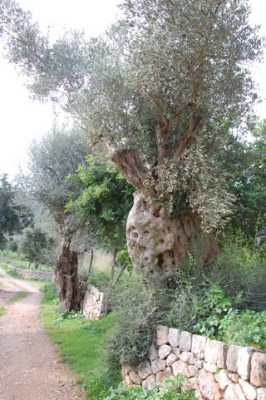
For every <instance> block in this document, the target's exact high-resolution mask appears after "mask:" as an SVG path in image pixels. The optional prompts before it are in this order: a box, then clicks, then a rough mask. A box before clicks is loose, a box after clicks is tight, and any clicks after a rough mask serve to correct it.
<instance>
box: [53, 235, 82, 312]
mask: <svg viewBox="0 0 266 400" xmlns="http://www.w3.org/2000/svg"><path fill="white" fill-rule="evenodd" d="M54 275H55V284H56V288H57V292H58V295H59V299H60V302H61V305H60V309H61V311H66V310H68V311H71V310H76V311H77V310H79V309H80V308H81V303H82V300H83V298H84V283H83V282H81V281H80V280H79V278H78V256H77V253H76V252H75V251H71V250H70V241H64V242H63V245H62V248H61V253H60V255H59V257H58V259H57V262H56V266H55V271H54Z"/></svg>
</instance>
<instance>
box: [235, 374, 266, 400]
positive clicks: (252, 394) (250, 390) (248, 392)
mask: <svg viewBox="0 0 266 400" xmlns="http://www.w3.org/2000/svg"><path fill="white" fill-rule="evenodd" d="M239 385H240V387H241V389H242V392H243V393H244V395H245V396H246V399H247V400H256V398H257V394H256V389H255V388H254V386H252V385H251V384H250V383H248V382H246V381H244V380H243V379H239ZM265 400H266V398H265Z"/></svg>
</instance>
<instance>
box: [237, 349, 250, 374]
mask: <svg viewBox="0 0 266 400" xmlns="http://www.w3.org/2000/svg"><path fill="white" fill-rule="evenodd" d="M252 353H253V351H252V349H251V348H249V347H241V348H240V349H239V351H238V357H237V373H238V375H240V376H241V378H242V379H244V380H246V381H247V380H249V375H250V367H251V363H250V361H251V356H252Z"/></svg>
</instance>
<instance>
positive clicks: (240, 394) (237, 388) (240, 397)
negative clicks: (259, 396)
mask: <svg viewBox="0 0 266 400" xmlns="http://www.w3.org/2000/svg"><path fill="white" fill-rule="evenodd" d="M235 393H236V396H237V397H236V398H237V400H247V399H246V397H245V395H244V393H243V391H242V389H241V386H240V385H239V383H237V384H236V385H235Z"/></svg>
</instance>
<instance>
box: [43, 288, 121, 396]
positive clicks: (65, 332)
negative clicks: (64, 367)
mask: <svg viewBox="0 0 266 400" xmlns="http://www.w3.org/2000/svg"><path fill="white" fill-rule="evenodd" d="M46 287H48V286H46ZM44 292H45V296H44V301H43V303H42V306H41V319H42V321H43V322H44V325H45V327H46V330H47V332H48V334H49V336H50V337H51V339H52V340H53V341H54V342H55V343H56V344H57V345H58V350H59V353H60V354H61V359H62V362H65V363H66V364H68V365H69V366H70V368H71V369H72V370H73V371H74V372H75V373H76V375H77V380H78V383H79V384H81V385H82V386H83V387H84V388H85V389H86V393H87V395H88V397H89V398H90V400H101V399H104V398H105V397H106V395H107V393H108V392H109V388H110V386H117V384H118V383H119V381H120V380H121V378H120V373H119V370H118V368H117V366H115V365H113V366H112V367H111V368H110V367H109V366H107V363H106V360H105V358H104V354H105V351H104V346H105V342H106V338H107V335H108V332H109V330H110V328H111V327H112V325H113V316H112V314H109V315H108V316H107V317H105V318H103V319H101V320H99V321H88V320H85V319H84V318H83V317H82V316H81V315H80V314H79V313H73V312H70V313H63V314H59V313H58V312H57V311H56V308H57V306H56V300H53V298H52V297H53V296H52V295H51V291H50V290H48V291H46V290H45V291H44Z"/></svg>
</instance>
